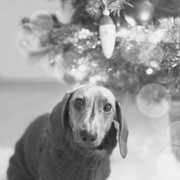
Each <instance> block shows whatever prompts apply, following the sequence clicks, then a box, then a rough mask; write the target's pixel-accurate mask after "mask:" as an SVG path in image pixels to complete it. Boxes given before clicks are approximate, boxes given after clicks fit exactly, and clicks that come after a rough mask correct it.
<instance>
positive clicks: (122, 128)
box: [115, 101, 129, 158]
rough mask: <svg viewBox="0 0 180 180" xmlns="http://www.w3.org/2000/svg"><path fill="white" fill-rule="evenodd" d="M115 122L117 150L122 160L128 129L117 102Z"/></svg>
mask: <svg viewBox="0 0 180 180" xmlns="http://www.w3.org/2000/svg"><path fill="white" fill-rule="evenodd" d="M115 120H116V121H117V122H118V123H119V135H118V141H119V150H120V153H121V155H122V157H123V158H125V157H126V155H127V151H128V150H127V139H128V134H129V131H128V127H127V123H126V120H125V118H124V117H123V115H122V111H121V106H120V103H119V102H118V101H116V118H115Z"/></svg>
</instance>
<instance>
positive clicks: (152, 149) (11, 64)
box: [0, 0, 180, 180]
mask: <svg viewBox="0 0 180 180" xmlns="http://www.w3.org/2000/svg"><path fill="white" fill-rule="evenodd" d="M58 7H59V2H58V1H55V0H54V1H51V2H49V1H46V0H39V1H36V0H16V1H10V0H1V6H0V23H1V26H0V180H6V175H5V171H6V168H7V166H8V158H9V156H10V155H11V154H12V153H13V148H14V145H15V143H16V142H17V140H18V139H19V138H20V136H21V135H22V134H23V132H24V131H25V129H26V127H27V126H28V124H29V123H30V122H32V120H33V119H35V118H36V117H37V116H39V115H41V114H42V113H46V112H51V110H52V108H53V107H54V106H55V105H56V104H57V103H58V102H59V101H60V100H61V98H62V97H63V95H64V93H65V92H66V91H67V90H72V89H73V88H74V85H67V84H65V83H62V82H59V81H58V80H57V79H56V78H55V77H54V75H53V73H52V72H51V69H50V68H49V67H48V65H47V64H46V63H45V62H43V61H41V62H38V63H32V62H31V63H30V62H29V61H28V60H27V57H25V56H24V55H23V54H22V53H21V52H20V51H19V48H18V47H17V39H18V33H19V32H20V20H21V18H22V17H26V16H27V17H30V16H31V15H32V14H33V13H35V12H36V11H40V10H43V11H47V12H54V11H55V10H57V8H58ZM118 99H119V100H120V101H121V104H122V108H123V113H124V116H125V118H126V120H127V123H128V126H129V131H130V134H129V140H128V149H129V154H128V156H127V158H126V159H125V160H124V159H122V158H121V156H120V153H119V149H118V147H117V148H116V149H115V150H114V152H113V155H112V157H111V168H112V173H111V176H110V177H109V179H108V180H114V179H123V180H145V179H146V180H166V179H169V180H170V179H171V180H172V179H173V180H177V179H179V178H180V174H179V168H180V166H179V164H178V162H177V161H176V159H175V157H174V156H173V155H172V153H171V152H170V150H169V146H170V138H169V122H168V110H169V107H170V105H169V104H170V101H169V102H168V103H169V104H167V103H165V104H163V105H162V106H161V107H160V108H159V109H158V108H157V111H158V113H159V115H158V116H153V117H152V116H150V115H149V116H148V111H150V110H151V109H150V108H151V107H149V106H148V107H146V110H144V111H145V113H143V112H142V110H141V108H140V107H142V106H143V105H142V101H141V100H139V102H140V103H139V106H138V105H137V101H136V97H130V96H125V97H124V96H123V97H121V95H119V97H118ZM153 106H155V105H153Z"/></svg>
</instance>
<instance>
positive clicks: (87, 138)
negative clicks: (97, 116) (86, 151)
mask: <svg viewBox="0 0 180 180" xmlns="http://www.w3.org/2000/svg"><path fill="white" fill-rule="evenodd" d="M80 136H81V139H82V141H83V142H84V143H93V142H94V141H95V140H96V139H97V133H89V132H88V131H86V130H82V131H81V132H80Z"/></svg>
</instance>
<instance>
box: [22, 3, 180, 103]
mask: <svg viewBox="0 0 180 180" xmlns="http://www.w3.org/2000/svg"><path fill="white" fill-rule="evenodd" d="M60 3H61V6H62V8H65V7H67V6H71V7H72V8H71V9H72V10H71V12H69V13H71V14H72V17H71V20H70V21H69V22H68V23H64V22H62V18H61V17H60V16H59V15H58V12H56V13H55V14H51V15H48V14H39V15H36V16H34V18H33V17H31V18H23V19H22V27H23V30H24V32H25V33H26V35H27V36H28V35H32V34H33V35H34V36H35V37H36V38H37V39H38V42H39V48H38V49H37V50H34V51H28V56H29V59H30V60H34V61H38V60H40V59H46V60H48V61H49V65H50V66H51V67H52V68H56V71H59V74H61V79H62V80H63V81H65V82H67V83H80V84H83V83H88V82H91V83H97V84H100V85H103V86H106V87H108V88H110V89H112V90H113V91H114V92H116V94H118V93H130V94H133V95H137V94H138V93H139V91H140V90H141V89H142V88H143V87H145V86H146V85H149V84H155V85H156V84H157V85H160V86H163V87H165V88H166V89H167V91H168V93H169V94H170V95H174V94H176V93H178V92H179V91H180V89H179V81H180V78H179V68H180V17H178V16H180V2H179V1H175V0H153V1H152V0H129V1H128V0H71V1H70V0H61V1H60ZM151 87H152V89H151V90H152V91H153V92H154V94H153V97H152V96H151V97H149V98H148V99H151V100H152V99H153V100H155V101H159V100H160V99H161V98H162V96H164V94H162V91H161V90H160V88H159V86H158V87H157V86H151ZM147 95H149V93H146V94H145V96H147Z"/></svg>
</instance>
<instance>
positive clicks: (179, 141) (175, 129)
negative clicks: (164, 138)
mask: <svg viewBox="0 0 180 180" xmlns="http://www.w3.org/2000/svg"><path fill="white" fill-rule="evenodd" d="M167 135H168V137H169V140H170V141H171V143H172V144H173V145H178V146H180V121H179V122H174V123H172V124H171V125H170V126H169V128H168V130H167Z"/></svg>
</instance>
